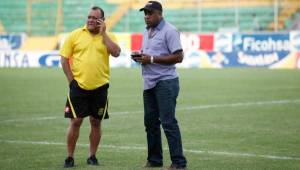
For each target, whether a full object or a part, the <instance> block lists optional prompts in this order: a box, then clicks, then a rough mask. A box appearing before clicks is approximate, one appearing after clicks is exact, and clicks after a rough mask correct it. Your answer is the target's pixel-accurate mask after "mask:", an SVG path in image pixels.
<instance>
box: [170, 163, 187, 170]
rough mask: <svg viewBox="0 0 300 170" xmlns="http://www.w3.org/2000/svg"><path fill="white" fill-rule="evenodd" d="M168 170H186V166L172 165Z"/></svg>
mask: <svg viewBox="0 0 300 170" xmlns="http://www.w3.org/2000/svg"><path fill="white" fill-rule="evenodd" d="M167 170H186V166H179V165H176V164H171V166H170V167H169V168H168V169H167Z"/></svg>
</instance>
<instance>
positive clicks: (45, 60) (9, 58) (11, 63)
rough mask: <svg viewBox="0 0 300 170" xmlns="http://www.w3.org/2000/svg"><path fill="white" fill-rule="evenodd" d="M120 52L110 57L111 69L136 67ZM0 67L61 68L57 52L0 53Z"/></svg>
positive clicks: (127, 54) (126, 55)
mask: <svg viewBox="0 0 300 170" xmlns="http://www.w3.org/2000/svg"><path fill="white" fill-rule="evenodd" d="M129 56H130V54H129V53H124V52H122V53H121V55H120V56H119V57H118V58H114V57H110V66H111V67H131V66H135V65H137V64H136V63H134V62H133V61H131V58H130V57H129ZM0 67H8V68H12V67H17V68H26V67H61V64H60V55H59V51H57V50H56V51H34V52H33V51H30V52H22V51H12V50H11V51H0Z"/></svg>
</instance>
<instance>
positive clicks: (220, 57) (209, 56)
mask: <svg viewBox="0 0 300 170" xmlns="http://www.w3.org/2000/svg"><path fill="white" fill-rule="evenodd" d="M177 67H180V68H230V67H231V68H232V67H266V68H274V69H277V68H285V69H295V68H300V53H299V52H298V53H296V52H287V53H274V55H273V54H271V55H270V56H256V57H253V56H247V55H244V53H242V52H236V51H235V52H231V53H225V52H206V51H203V50H194V51H188V52H187V53H185V56H184V59H183V61H182V63H180V64H177Z"/></svg>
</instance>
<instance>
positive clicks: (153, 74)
mask: <svg viewBox="0 0 300 170" xmlns="http://www.w3.org/2000/svg"><path fill="white" fill-rule="evenodd" d="M149 34H150V29H149V28H148V29H145V31H144V33H143V43H142V53H143V54H147V55H150V56H153V57H156V56H159V57H161V56H167V55H170V54H172V53H174V52H176V51H178V50H182V47H181V43H180V34H179V32H178V31H177V29H176V28H175V27H174V26H173V25H171V24H170V23H168V22H166V21H165V20H164V19H162V20H161V21H160V23H159V24H158V26H157V27H155V28H154V33H152V36H151V37H150V35H149ZM142 74H143V78H144V90H147V89H151V88H153V87H155V85H156V83H157V82H158V81H160V80H168V79H174V78H176V77H178V75H177V73H176V67H175V64H172V65H162V64H157V63H151V64H146V65H142Z"/></svg>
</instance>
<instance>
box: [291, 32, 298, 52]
mask: <svg viewBox="0 0 300 170" xmlns="http://www.w3.org/2000/svg"><path fill="white" fill-rule="evenodd" d="M290 43H291V44H290V50H291V51H296V52H299V51H300V31H292V32H290Z"/></svg>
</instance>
